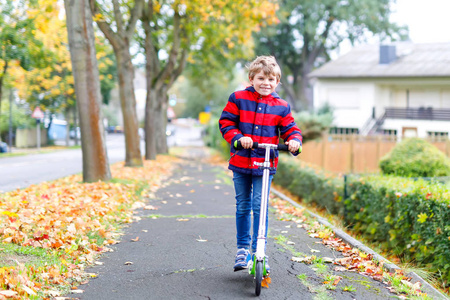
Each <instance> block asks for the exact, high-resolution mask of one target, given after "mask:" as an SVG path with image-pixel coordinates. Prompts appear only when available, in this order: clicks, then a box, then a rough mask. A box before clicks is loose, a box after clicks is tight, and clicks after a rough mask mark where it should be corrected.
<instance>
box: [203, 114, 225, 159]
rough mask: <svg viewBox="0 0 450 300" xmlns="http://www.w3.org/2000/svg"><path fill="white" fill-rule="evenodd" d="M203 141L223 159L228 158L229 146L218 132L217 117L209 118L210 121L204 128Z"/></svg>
mask: <svg viewBox="0 0 450 300" xmlns="http://www.w3.org/2000/svg"><path fill="white" fill-rule="evenodd" d="M203 140H204V142H205V144H206V145H207V146H208V147H211V148H214V149H216V150H218V151H219V152H220V153H221V154H222V155H223V157H224V158H227V159H228V158H229V156H230V144H228V143H227V141H225V139H224V138H223V137H222V133H221V132H220V130H219V118H218V117H213V118H211V121H210V122H209V124H208V125H207V126H206V128H205V131H204V136H203Z"/></svg>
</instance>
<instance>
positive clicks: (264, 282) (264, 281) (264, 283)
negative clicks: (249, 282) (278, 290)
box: [261, 275, 272, 288]
mask: <svg viewBox="0 0 450 300" xmlns="http://www.w3.org/2000/svg"><path fill="white" fill-rule="evenodd" d="M271 282H272V279H270V277H269V275H267V276H266V277H263V279H262V281H261V286H262V287H265V288H269V284H270V283H271Z"/></svg>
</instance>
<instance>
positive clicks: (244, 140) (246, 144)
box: [239, 136, 253, 149]
mask: <svg viewBox="0 0 450 300" xmlns="http://www.w3.org/2000/svg"><path fill="white" fill-rule="evenodd" d="M239 141H240V142H241V145H242V148H244V149H250V148H251V147H252V146H253V140H252V139H251V138H250V137H248V136H243V137H241V138H240V139H239Z"/></svg>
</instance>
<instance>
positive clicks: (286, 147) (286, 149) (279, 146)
mask: <svg viewBox="0 0 450 300" xmlns="http://www.w3.org/2000/svg"><path fill="white" fill-rule="evenodd" d="M278 150H280V151H289V146H288V145H285V144H279V145H278Z"/></svg>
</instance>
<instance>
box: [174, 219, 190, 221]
mask: <svg viewBox="0 0 450 300" xmlns="http://www.w3.org/2000/svg"><path fill="white" fill-rule="evenodd" d="M177 221H178V222H187V221H189V219H177Z"/></svg>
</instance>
